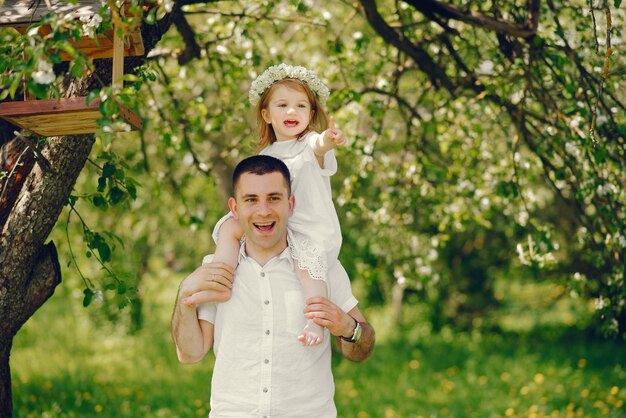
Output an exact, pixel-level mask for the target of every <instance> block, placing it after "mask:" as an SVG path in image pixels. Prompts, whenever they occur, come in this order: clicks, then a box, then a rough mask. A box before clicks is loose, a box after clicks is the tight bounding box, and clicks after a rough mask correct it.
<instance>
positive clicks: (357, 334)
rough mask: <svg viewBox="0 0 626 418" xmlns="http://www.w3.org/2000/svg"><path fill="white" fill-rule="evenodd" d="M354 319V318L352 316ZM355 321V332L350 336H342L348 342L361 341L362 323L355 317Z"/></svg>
mask: <svg viewBox="0 0 626 418" xmlns="http://www.w3.org/2000/svg"><path fill="white" fill-rule="evenodd" d="M352 319H354V318H352ZM354 322H355V324H356V325H355V326H354V332H353V333H352V336H351V337H350V338H346V337H344V336H341V337H340V338H341V339H342V340H343V341H345V342H348V343H355V342H357V341H359V338H361V324H360V323H359V321H357V320H356V319H354Z"/></svg>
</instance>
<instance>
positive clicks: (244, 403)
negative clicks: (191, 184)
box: [172, 155, 374, 418]
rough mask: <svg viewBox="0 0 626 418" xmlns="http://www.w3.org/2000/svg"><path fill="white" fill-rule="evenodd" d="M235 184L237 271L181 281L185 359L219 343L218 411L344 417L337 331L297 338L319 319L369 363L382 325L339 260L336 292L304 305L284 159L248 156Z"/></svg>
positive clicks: (349, 352)
mask: <svg viewBox="0 0 626 418" xmlns="http://www.w3.org/2000/svg"><path fill="white" fill-rule="evenodd" d="M233 190H234V195H235V196H234V197H232V198H230V199H229V201H228V205H229V207H230V209H231V212H232V213H233V216H234V218H235V219H236V220H237V221H238V222H239V223H240V225H241V227H242V228H243V231H244V235H245V242H244V244H242V247H241V251H240V255H239V264H238V266H237V270H236V271H235V272H233V271H232V268H231V267H230V266H228V265H226V264H223V263H209V264H204V265H202V266H201V267H199V268H198V269H196V271H194V272H193V273H192V274H190V275H189V276H188V277H186V278H185V279H184V280H183V281H182V282H181V284H180V288H179V292H178V296H177V299H176V306H175V308H174V314H173V316H172V336H173V339H174V343H175V345H176V352H177V354H178V358H179V360H180V361H181V362H183V363H194V362H198V361H200V360H201V359H202V358H203V357H204V356H205V355H206V354H207V352H208V351H209V350H210V349H211V347H213V349H214V352H215V358H216V360H215V367H214V370H213V378H212V383H211V413H210V415H209V416H210V417H211V418H218V417H219V418H221V417H238V418H240V417H272V418H278V417H283V418H287V417H288V418H297V417H301V418H313V417H315V418H326V417H336V416H337V411H336V408H335V404H334V401H333V396H334V382H333V376H332V371H331V348H330V339H329V338H325V339H324V342H323V343H322V344H320V345H318V346H312V347H311V346H303V345H302V344H301V343H300V341H298V338H297V336H298V334H299V333H300V330H301V329H302V327H303V325H304V323H305V322H306V319H307V318H309V319H313V320H314V321H315V322H316V323H317V324H319V325H321V326H323V327H325V328H326V329H328V330H329V332H330V333H331V334H333V335H335V336H336V337H338V339H337V340H338V342H339V347H340V349H341V352H342V354H343V355H344V356H345V357H346V358H348V359H350V360H353V361H358V362H361V361H365V360H367V358H368V357H369V356H370V354H371V352H372V350H373V347H374V330H373V329H372V327H371V326H370V325H369V324H368V323H367V321H366V320H365V317H364V316H363V314H362V313H361V312H360V311H359V309H358V308H357V307H356V305H357V301H356V299H355V298H354V296H353V295H352V291H351V288H350V282H349V279H348V277H347V275H346V273H345V271H344V270H343V268H342V267H341V265H340V264H339V263H335V265H334V266H333V267H331V269H330V271H329V280H328V283H329V297H330V299H327V298H321V297H320V298H312V299H309V300H308V301H307V303H306V306H305V304H304V302H303V300H302V290H301V288H300V283H299V281H298V280H297V277H296V274H295V271H294V267H293V261H292V259H291V256H290V251H289V246H288V235H289V234H288V230H287V220H288V218H289V216H290V215H291V214H292V212H293V208H294V205H295V203H296V202H295V199H294V197H293V196H292V195H291V185H290V175H289V170H288V169H287V167H286V166H285V164H284V163H283V162H282V161H280V160H278V159H275V158H273V157H269V156H262V155H257V156H254V157H250V158H247V159H245V160H243V161H242V162H241V163H239V165H238V166H237V168H236V169H235V172H234V174H233ZM229 289H232V296H231V297H230V299H229V296H230V292H229ZM200 303H201V305H200V306H199V307H198V309H196V308H195V305H196V304H200ZM303 311H304V313H305V314H304V315H303V314H302V312H303Z"/></svg>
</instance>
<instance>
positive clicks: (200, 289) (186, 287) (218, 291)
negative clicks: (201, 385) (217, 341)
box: [171, 263, 233, 363]
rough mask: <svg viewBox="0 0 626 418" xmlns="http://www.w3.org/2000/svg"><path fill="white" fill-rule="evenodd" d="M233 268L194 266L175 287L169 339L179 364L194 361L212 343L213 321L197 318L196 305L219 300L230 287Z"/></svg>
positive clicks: (219, 264)
mask: <svg viewBox="0 0 626 418" xmlns="http://www.w3.org/2000/svg"><path fill="white" fill-rule="evenodd" d="M232 280H233V269H232V267H230V266H228V265H226V264H224V263H210V264H204V265H202V266H200V267H198V268H197V269H196V270H195V271H194V272H193V273H191V274H190V275H189V276H187V277H186V278H185V279H184V280H183V281H182V282H181V284H180V286H179V288H178V294H177V296H176V304H175V306H174V313H173V314H172V324H171V331H172V339H173V340H174V345H175V346H176V354H177V356H178V360H179V361H180V362H181V363H196V362H198V361H200V360H202V358H204V356H205V355H206V353H208V351H209V350H210V349H211V346H212V345H213V324H211V323H209V322H207V321H202V320H199V319H198V316H197V314H196V304H200V303H204V302H222V301H224V300H225V299H224V298H225V295H228V290H229V289H230V288H231V287H232Z"/></svg>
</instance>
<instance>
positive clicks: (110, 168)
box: [102, 162, 116, 178]
mask: <svg viewBox="0 0 626 418" xmlns="http://www.w3.org/2000/svg"><path fill="white" fill-rule="evenodd" d="M115 170H116V168H115V165H114V164H112V163H109V162H107V163H105V164H104V166H103V167H102V177H104V178H109V177H113V176H114V175H115Z"/></svg>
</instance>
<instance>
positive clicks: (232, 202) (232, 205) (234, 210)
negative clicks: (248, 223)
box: [228, 197, 239, 220]
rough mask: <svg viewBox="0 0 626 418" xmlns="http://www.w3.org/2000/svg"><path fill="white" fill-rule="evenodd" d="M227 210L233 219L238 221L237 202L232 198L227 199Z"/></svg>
mask: <svg viewBox="0 0 626 418" xmlns="http://www.w3.org/2000/svg"><path fill="white" fill-rule="evenodd" d="M228 209H230V211H231V212H232V213H233V218H235V219H236V220H239V214H237V201H236V200H235V198H234V197H229V198H228Z"/></svg>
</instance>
